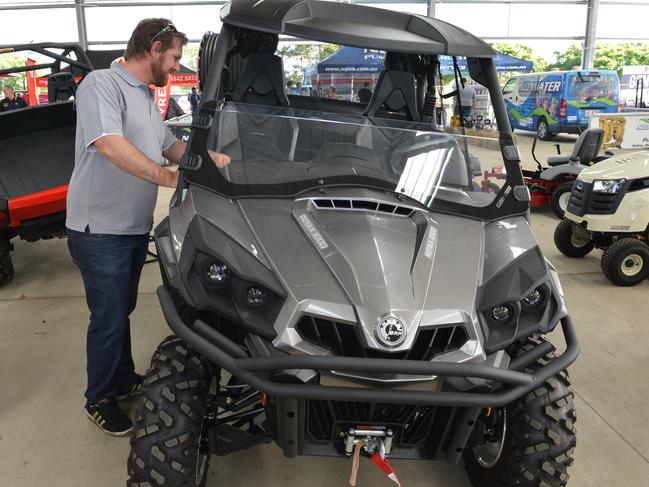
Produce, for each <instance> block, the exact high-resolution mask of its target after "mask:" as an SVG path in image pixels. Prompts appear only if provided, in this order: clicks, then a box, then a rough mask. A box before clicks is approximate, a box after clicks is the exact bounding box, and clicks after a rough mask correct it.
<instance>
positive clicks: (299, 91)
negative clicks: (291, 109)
mask: <svg viewBox="0 0 649 487" xmlns="http://www.w3.org/2000/svg"><path fill="white" fill-rule="evenodd" d="M295 94H296V95H302V82H301V81H298V82H297V83H295Z"/></svg>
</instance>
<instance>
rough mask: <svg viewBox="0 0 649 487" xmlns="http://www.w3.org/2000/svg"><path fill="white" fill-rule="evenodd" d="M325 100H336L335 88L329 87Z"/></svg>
mask: <svg viewBox="0 0 649 487" xmlns="http://www.w3.org/2000/svg"><path fill="white" fill-rule="evenodd" d="M327 98H336V87H335V86H334V85H331V86H330V87H329V89H328V90H327Z"/></svg>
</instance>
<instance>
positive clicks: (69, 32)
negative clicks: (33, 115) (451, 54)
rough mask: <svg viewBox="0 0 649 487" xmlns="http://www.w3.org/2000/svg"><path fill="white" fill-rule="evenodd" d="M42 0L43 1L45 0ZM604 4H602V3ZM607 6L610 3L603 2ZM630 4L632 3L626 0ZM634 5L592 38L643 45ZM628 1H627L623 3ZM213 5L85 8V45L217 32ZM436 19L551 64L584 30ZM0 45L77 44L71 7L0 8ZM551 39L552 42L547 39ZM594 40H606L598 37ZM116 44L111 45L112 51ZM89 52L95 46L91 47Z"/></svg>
mask: <svg viewBox="0 0 649 487" xmlns="http://www.w3.org/2000/svg"><path fill="white" fill-rule="evenodd" d="M18 1H19V2H21V3H30V2H34V1H38V2H40V3H43V0H14V1H11V2H8V1H7V0H0V4H2V3H16V2H18ZM46 1H47V0H46ZM603 1H604V0H603ZM608 1H609V2H610V1H611V0H608ZM632 1H633V0H632ZM638 1H639V3H638V4H637V5H610V4H602V5H600V7H599V16H598V23H597V34H598V37H601V38H612V37H615V38H634V37H635V38H644V40H643V41H641V42H644V43H647V44H648V45H649V28H647V25H648V21H647V19H649V1H640V0H638ZM627 2H628V0H627ZM381 7H383V8H390V9H393V10H402V11H409V12H413V13H421V14H425V13H426V5H425V4H381ZM219 10H220V7H218V6H173V7H170V6H163V7H101V8H97V7H94V8H87V9H86V22H87V26H88V39H89V41H124V40H126V39H128V37H129V35H130V33H131V31H132V29H133V28H134V26H135V25H136V24H137V22H138V21H139V20H140V19H142V18H146V17H167V18H171V19H172V20H173V22H174V24H175V25H176V26H177V27H178V28H179V29H180V30H182V31H184V32H186V33H187V34H188V36H189V37H190V38H192V39H200V38H201V37H202V35H203V33H204V32H206V31H208V30H212V31H216V32H218V30H219V29H220V25H221V23H220V21H219ZM436 17H438V18H440V19H442V20H445V21H447V22H450V23H452V24H455V25H458V26H460V27H462V28H464V29H466V30H468V31H469V32H471V33H473V34H475V35H477V36H479V37H483V38H485V37H486V38H491V39H489V41H490V42H492V41H493V40H495V39H493V38H495V37H499V36H502V37H507V36H512V37H515V36H519V37H536V36H538V37H544V38H549V39H548V40H539V41H530V40H520V41H517V40H515V39H511V40H505V39H503V41H504V42H520V43H524V44H527V45H529V46H530V47H532V48H533V49H534V50H535V52H536V54H537V55H540V56H543V57H545V58H546V59H548V60H553V58H554V56H553V54H552V53H553V51H558V50H563V49H565V48H566V47H568V46H569V45H570V44H574V43H577V44H579V43H580V41H579V40H565V39H564V40H559V39H556V38H557V37H563V38H565V37H574V36H583V35H584V33H585V29H586V27H585V26H586V6H585V5H556V4H546V5H529V4H519V5H511V4H509V5H508V4H489V5H485V4H470V5H467V4H450V3H446V4H445V3H442V4H437V6H436ZM0 25H2V29H1V30H0V45H2V44H15V43H28V42H44V41H78V36H77V26H76V15H75V10H74V9H73V8H63V9H47V10H20V11H2V10H0ZM553 39H554V40H553ZM599 42H612V41H610V40H607V39H601V40H600V41H599ZM116 47H117V46H112V48H116ZM93 48H98V47H97V46H94V47H93Z"/></svg>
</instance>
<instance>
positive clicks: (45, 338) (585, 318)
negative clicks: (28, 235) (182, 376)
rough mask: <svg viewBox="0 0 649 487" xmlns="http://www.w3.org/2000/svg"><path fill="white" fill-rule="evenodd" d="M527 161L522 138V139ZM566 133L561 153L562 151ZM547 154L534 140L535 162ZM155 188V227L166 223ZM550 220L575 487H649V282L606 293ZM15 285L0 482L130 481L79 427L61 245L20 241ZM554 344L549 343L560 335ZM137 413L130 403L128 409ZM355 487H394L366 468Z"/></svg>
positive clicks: (5, 352) (261, 466)
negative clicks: (571, 395) (570, 343)
mask: <svg viewBox="0 0 649 487" xmlns="http://www.w3.org/2000/svg"><path fill="white" fill-rule="evenodd" d="M518 138H519V145H520V148H521V152H522V153H523V154H524V156H525V157H526V162H525V164H526V166H528V165H529V164H530V162H529V145H530V142H531V137H530V136H528V135H526V134H519V137H518ZM573 140H574V137H572V138H571V137H564V138H562V139H561V143H562V144H564V145H566V149H569V148H570V147H569V146H570V143H571V142H572V141H573ZM553 150H554V148H553V146H552V145H551V144H543V147H542V148H541V152H542V153H543V154H544V155H548V154H550V153H551V152H552V151H553ZM168 198H169V192H168V191H161V194H160V199H159V207H158V208H157V210H156V218H157V219H159V218H161V217H163V216H164V215H165V214H166V205H167V201H168ZM557 221H558V220H557V219H555V217H554V216H553V215H552V214H551V212H550V211H549V210H546V211H536V212H534V213H533V229H534V232H535V234H536V236H537V238H538V240H539V242H540V243H541V247H542V248H543V251H544V252H545V255H546V256H547V257H548V258H549V259H550V261H552V262H553V263H554V265H555V266H556V267H557V269H558V271H559V274H560V275H561V282H562V285H563V288H564V291H565V293H566V296H567V300H568V305H569V309H570V311H571V314H572V316H573V319H574V321H575V323H576V325H577V327H578V333H579V336H580V339H581V343H582V354H581V357H580V359H579V360H578V361H577V362H576V364H575V365H574V366H573V367H572V368H571V369H570V373H571V375H572V380H573V388H574V391H575V396H576V397H575V402H576V407H577V414H578V422H577V427H578V443H577V449H576V452H575V464H574V467H573V468H572V469H571V480H570V483H569V485H570V487H618V486H620V487H621V486H624V487H645V486H647V485H648V484H649V480H647V479H649V460H648V459H649V426H648V425H647V422H646V421H645V420H644V418H647V417H649V401H648V399H649V392H647V391H649V377H647V374H646V372H645V371H646V369H645V367H646V365H647V360H648V359H649V356H648V353H647V350H649V333H647V331H646V329H645V326H646V323H647V319H646V316H647V311H648V310H649V304H648V303H647V296H648V295H649V294H648V292H649V282H645V283H643V284H641V285H639V286H637V287H634V288H629V289H627V288H619V287H615V286H613V285H612V284H609V283H608V282H607V281H606V279H605V278H604V276H603V275H602V273H601V272H600V268H599V259H600V255H601V252H599V251H596V252H593V253H592V254H591V255H589V256H587V257H586V258H584V259H581V260H571V259H568V258H566V257H564V256H563V255H561V254H559V252H558V251H557V250H556V249H555V247H554V244H553V241H552V233H553V231H554V227H555V226H556V223H557ZM13 258H14V263H15V267H16V279H15V280H14V282H13V283H12V284H11V285H9V286H7V287H5V288H2V289H0V388H1V390H2V393H1V394H0V485H1V486H3V487H33V486H41V485H46V486H48V487H64V486H65V487H69V486H86V485H93V486H96V487H114V486H119V485H125V481H126V458H127V455H128V452H129V442H128V439H125V438H113V437H109V436H107V435H104V434H103V433H101V432H100V431H99V430H98V429H97V428H96V427H95V426H93V425H92V424H91V423H90V422H89V421H87V420H86V419H85V416H84V414H83V409H82V406H83V397H82V394H83V390H84V384H85V328H86V326H87V315H88V312H87V309H86V305H85V298H84V295H83V287H82V284H81V280H80V278H79V274H78V272H77V269H76V268H75V267H74V266H73V264H72V263H71V261H70V258H69V256H68V253H67V247H66V242H65V241H64V240H55V241H49V242H37V243H33V244H25V243H23V242H17V245H16V251H15V252H14V253H13ZM159 284H160V277H159V273H158V268H157V265H156V264H152V265H147V266H145V270H144V275H143V279H142V283H141V285H140V298H139V304H138V308H137V310H136V312H135V313H134V316H133V317H132V323H133V335H134V350H133V353H134V358H135V362H136V366H137V368H138V370H140V371H144V370H146V368H147V366H148V362H149V359H150V356H151V353H152V351H153V350H154V348H155V347H156V345H157V343H158V342H159V341H160V340H161V339H162V338H163V337H165V336H166V335H168V334H169V330H168V328H167V327H166V325H165V323H164V320H163V318H162V314H161V311H160V308H159V306H158V302H157V299H156V297H155V295H154V290H155V288H156V287H157V286H158V285H159ZM558 338H559V337H557V339H558ZM128 406H129V408H130V409H131V410H132V409H133V407H134V402H131V403H130V404H128ZM394 467H395V470H396V471H397V473H398V474H399V476H400V478H401V480H402V482H403V484H404V485H406V486H413V487H414V486H422V487H423V486H426V487H429V486H445V487H469V486H470V483H469V481H468V479H467V477H466V474H465V473H464V469H463V467H462V466H454V465H447V464H444V463H432V462H408V461H395V462H394ZM349 468H350V463H349V462H348V461H345V460H340V459H328V458H297V459H294V460H288V459H285V458H284V457H283V456H282V455H281V453H280V451H279V449H278V448H277V447H276V446H274V445H266V446H263V447H259V448H257V449H255V450H250V451H244V452H239V453H237V454H234V455H232V456H229V457H225V458H214V459H213V460H212V462H211V465H210V478H209V481H208V486H216V485H227V486H232V487H235V486H249V485H254V484H256V485H259V486H270V485H283V486H302V485H309V486H311V487H319V486H332V485H341V486H343V485H346V484H347V479H348V475H349ZM358 485H359V486H361V487H363V486H370V485H377V486H378V485H386V486H387V485H391V484H390V482H389V481H388V480H387V479H385V477H383V476H382V474H380V473H379V472H378V470H376V469H375V468H374V467H373V466H372V465H371V464H370V462H368V461H363V462H362V464H361V471H360V474H359V483H358Z"/></svg>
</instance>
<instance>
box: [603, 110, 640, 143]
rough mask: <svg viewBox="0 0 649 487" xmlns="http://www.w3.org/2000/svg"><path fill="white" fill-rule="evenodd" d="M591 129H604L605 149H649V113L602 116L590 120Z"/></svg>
mask: <svg viewBox="0 0 649 487" xmlns="http://www.w3.org/2000/svg"><path fill="white" fill-rule="evenodd" d="M590 127H591V128H593V127H599V128H602V129H604V142H603V143H602V148H603V149H646V148H649V111H647V112H638V113H625V114H602V115H600V116H597V117H592V118H591V119H590Z"/></svg>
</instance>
